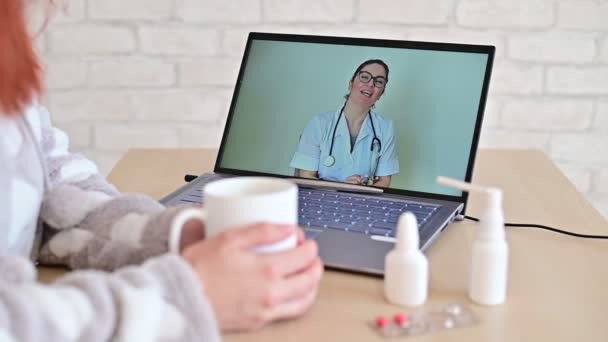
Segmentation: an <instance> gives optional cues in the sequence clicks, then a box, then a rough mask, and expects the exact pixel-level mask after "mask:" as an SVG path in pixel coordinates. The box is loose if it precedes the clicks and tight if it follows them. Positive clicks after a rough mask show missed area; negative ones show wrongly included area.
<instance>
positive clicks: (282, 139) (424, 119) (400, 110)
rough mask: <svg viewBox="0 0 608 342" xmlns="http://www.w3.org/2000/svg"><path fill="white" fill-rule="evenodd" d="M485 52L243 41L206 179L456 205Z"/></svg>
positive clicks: (273, 38)
mask: <svg viewBox="0 0 608 342" xmlns="http://www.w3.org/2000/svg"><path fill="white" fill-rule="evenodd" d="M493 56H494V47H492V46H479V45H460V44H442V43H425V42H409V41H386V40H372V39H358V38H339V37H319V36H300V35H282V34H265V33H251V34H250V35H249V39H248V42H247V47H246V50H245V54H244V57H243V63H242V65H241V70H240V73H239V79H238V82H237V85H236V88H235V92H234V96H233V99H232V104H231V107H230V112H229V116H228V121H227V124H226V128H225V131H224V135H223V138H222V144H221V147H220V154H219V156H218V159H217V162H216V168H215V171H216V172H229V173H236V174H246V175H248V174H263V175H276V176H285V177H294V176H296V177H303V178H320V179H323V180H328V181H334V182H347V183H359V184H364V185H367V186H378V187H383V188H385V191H386V192H394V193H404V194H431V195H432V194H434V195H439V197H446V196H447V197H461V196H463V194H462V192H460V191H458V190H453V189H450V188H447V187H443V186H440V185H438V184H437V183H436V181H435V180H436V177H437V176H440V175H441V176H447V177H451V178H455V179H459V180H464V181H470V179H471V175H472V168H473V163H474V160H475V152H476V149H477V144H478V138H479V131H480V128H481V122H482V116H483V109H484V106H485V98H486V95H487V88H488V84H489V79H490V73H491V66H492V61H493Z"/></svg>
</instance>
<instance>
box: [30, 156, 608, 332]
mask: <svg viewBox="0 0 608 342" xmlns="http://www.w3.org/2000/svg"><path fill="white" fill-rule="evenodd" d="M215 154H216V151H215V150H204V149H191V150H184V149H180V150H158V149H154V150H150V149H149V150H143V149H137V150H130V151H129V152H128V153H127V154H126V155H125V156H124V157H123V158H122V159H121V160H120V161H119V162H118V164H117V165H116V167H115V168H114V169H113V170H112V172H111V174H110V176H109V179H110V181H112V182H113V183H114V184H115V185H116V186H117V187H118V188H119V189H120V190H121V191H123V192H141V193H146V194H149V195H151V196H153V197H156V198H161V197H162V196H164V195H166V194H167V193H169V192H171V191H172V190H174V189H176V188H177V187H179V186H181V185H182V184H184V181H183V177H184V174H186V173H190V174H200V173H203V172H205V171H210V170H212V168H213V163H214V161H215ZM474 181H475V182H477V183H479V184H485V185H495V186H498V187H501V188H503V189H504V210H505V218H506V221H507V222H525V223H540V224H545V225H549V226H552V227H556V228H561V229H566V230H570V231H576V232H580V233H589V234H604V235H608V223H607V222H606V221H605V220H604V219H603V218H602V216H601V215H600V214H599V213H598V212H597V211H595V210H594V209H593V208H592V206H591V205H590V204H589V203H588V202H587V201H586V200H585V198H584V197H583V196H582V195H581V194H579V193H578V192H577V191H576V190H575V188H574V186H573V185H572V184H571V183H570V182H569V181H568V180H567V179H566V178H565V177H564V176H563V175H562V174H561V173H560V172H559V171H558V169H557V168H556V167H555V165H553V164H552V163H551V161H549V159H548V158H547V157H546V156H545V155H544V154H543V153H542V152H540V151H530V150H481V151H480V152H479V154H478V160H477V163H476V168H475V176H474ZM479 203H480V202H479V197H477V196H476V195H472V196H471V197H470V202H469V208H468V210H467V214H468V215H471V216H478V215H479V211H478V208H479ZM476 226H477V223H474V222H471V221H464V222H459V223H454V224H452V225H451V226H450V228H448V229H447V231H446V232H445V233H444V234H443V235H442V236H441V237H440V238H439V240H438V241H437V242H436V243H435V244H434V245H433V246H432V247H431V248H430V249H429V251H428V253H427V254H428V257H429V261H430V291H429V299H428V301H427V304H426V305H425V308H433V307H441V306H442V305H444V304H446V303H450V302H461V303H465V304H466V305H467V306H468V307H469V308H471V309H472V310H473V311H474V312H475V313H476V314H477V315H478V316H479V318H480V323H479V324H477V325H475V326H474V327H471V328H465V329H459V330H452V331H448V332H440V333H436V334H431V335H425V336H419V337H416V338H413V339H412V340H413V341H444V340H449V341H484V342H489V341H575V340H576V341H608V323H607V322H608V240H588V239H580V238H574V237H569V236H564V235H559V234H555V233H552V232H548V231H543V230H538V229H533V228H507V240H508V243H509V248H510V258H509V283H508V293H507V301H506V303H505V304H504V305H500V306H493V307H484V306H479V305H476V304H473V303H472V302H470V301H469V300H468V298H467V276H468V267H469V256H470V252H469V250H470V246H471V241H472V238H473V236H474V235H473V234H474V230H475V228H476ZM49 272H50V273H49ZM57 274H58V273H57V271H53V270H51V271H49V270H48V269H43V270H42V278H44V279H49V278H53V277H55V276H56V275H57ZM414 311H415V310H411V309H404V308H400V307H397V306H393V305H390V304H388V303H386V302H385V300H384V299H383V292H382V280H381V279H380V278H376V277H370V276H363V275H354V274H349V273H342V272H336V271H326V272H325V274H324V277H323V280H322V284H321V289H320V293H319V298H318V300H317V302H316V303H315V305H314V306H313V308H312V310H311V311H310V312H309V313H308V314H306V315H305V316H304V317H302V318H300V319H297V320H292V321H288V322H281V323H276V324H273V325H271V326H269V327H267V328H265V329H262V330H261V331H259V332H255V333H248V334H233V335H227V336H225V339H226V340H227V341H270V340H272V341H382V340H383V339H381V338H380V337H379V336H378V335H376V333H375V332H373V331H372V330H371V329H370V328H369V327H368V326H367V322H369V321H370V320H372V319H373V318H374V317H376V316H378V315H385V316H392V315H394V314H395V313H398V312H414Z"/></svg>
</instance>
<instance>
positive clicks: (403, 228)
mask: <svg viewBox="0 0 608 342" xmlns="http://www.w3.org/2000/svg"><path fill="white" fill-rule="evenodd" d="M419 240H420V237H419V236H418V222H417V220H416V216H414V214H413V213H411V212H405V213H403V214H402V215H401V217H399V224H398V225H397V249H399V250H405V251H411V250H418V249H419V244H420V242H419Z"/></svg>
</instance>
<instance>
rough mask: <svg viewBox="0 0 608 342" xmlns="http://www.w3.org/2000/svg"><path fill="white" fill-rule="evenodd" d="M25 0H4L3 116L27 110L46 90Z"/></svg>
mask: <svg viewBox="0 0 608 342" xmlns="http://www.w3.org/2000/svg"><path fill="white" fill-rule="evenodd" d="M25 2H26V1H24V0H0V115H19V114H21V113H23V111H24V110H25V109H26V107H27V106H29V105H30V104H31V103H32V102H33V101H34V99H35V98H36V97H38V95H40V93H41V91H42V75H41V68H40V63H39V61H38V57H37V55H36V53H35V52H34V47H33V46H32V39H31V37H30V35H29V33H28V28H27V26H26V18H25Z"/></svg>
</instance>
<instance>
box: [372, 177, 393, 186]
mask: <svg viewBox="0 0 608 342" xmlns="http://www.w3.org/2000/svg"><path fill="white" fill-rule="evenodd" d="M391 178H392V176H380V177H378V180H376V181H375V182H374V186H378V187H381V188H388V187H389V186H390V185H391Z"/></svg>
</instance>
